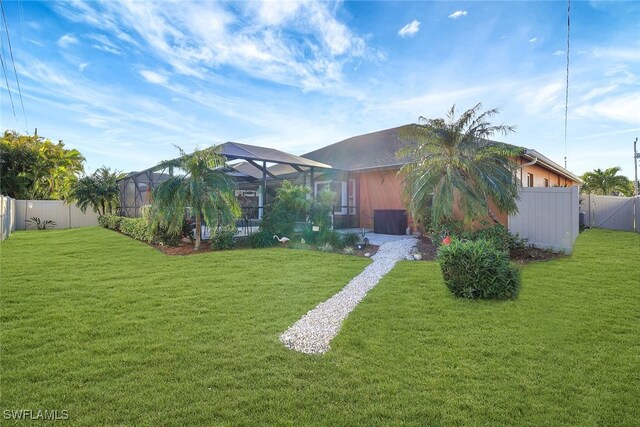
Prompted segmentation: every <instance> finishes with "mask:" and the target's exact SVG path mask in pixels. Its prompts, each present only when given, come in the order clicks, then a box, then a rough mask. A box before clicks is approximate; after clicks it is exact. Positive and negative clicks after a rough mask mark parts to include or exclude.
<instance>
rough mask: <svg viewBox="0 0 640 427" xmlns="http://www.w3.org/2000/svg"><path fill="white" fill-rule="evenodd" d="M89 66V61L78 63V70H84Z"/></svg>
mask: <svg viewBox="0 0 640 427" xmlns="http://www.w3.org/2000/svg"><path fill="white" fill-rule="evenodd" d="M88 66H89V63H88V62H83V63H82V64H79V65H78V71H80V72H83V71H84V70H85V68H87V67H88Z"/></svg>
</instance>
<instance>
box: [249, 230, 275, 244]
mask: <svg viewBox="0 0 640 427" xmlns="http://www.w3.org/2000/svg"><path fill="white" fill-rule="evenodd" d="M275 243H276V241H275V239H274V238H273V234H271V233H270V232H268V231H266V230H260V231H257V232H255V233H251V234H249V244H250V245H251V247H252V248H268V247H271V246H273V245H274V244H275Z"/></svg>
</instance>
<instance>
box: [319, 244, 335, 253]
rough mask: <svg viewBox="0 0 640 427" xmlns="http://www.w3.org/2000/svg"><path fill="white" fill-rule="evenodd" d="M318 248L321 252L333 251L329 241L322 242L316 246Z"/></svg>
mask: <svg viewBox="0 0 640 427" xmlns="http://www.w3.org/2000/svg"><path fill="white" fill-rule="evenodd" d="M318 250H319V251H321V252H333V245H332V244H331V243H328V242H327V243H323V244H322V245H320V246H318Z"/></svg>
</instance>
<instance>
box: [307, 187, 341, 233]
mask: <svg viewBox="0 0 640 427" xmlns="http://www.w3.org/2000/svg"><path fill="white" fill-rule="evenodd" d="M335 197H336V193H335V192H333V191H331V190H330V189H328V188H325V189H324V190H322V191H321V192H319V193H317V194H316V198H315V200H313V202H312V203H311V206H310V209H309V220H310V221H311V223H312V224H314V225H317V226H318V227H320V231H325V230H329V228H330V227H331V213H332V211H333V203H334V200H335Z"/></svg>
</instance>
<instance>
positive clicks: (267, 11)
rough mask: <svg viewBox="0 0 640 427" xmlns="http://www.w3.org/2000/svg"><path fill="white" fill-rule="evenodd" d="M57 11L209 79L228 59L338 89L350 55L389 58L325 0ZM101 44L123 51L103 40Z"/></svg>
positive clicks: (287, 80) (314, 86)
mask: <svg viewBox="0 0 640 427" xmlns="http://www.w3.org/2000/svg"><path fill="white" fill-rule="evenodd" d="M58 12H59V13H61V14H63V15H64V16H66V17H67V18H69V19H71V20H74V21H79V22H84V23H88V24H90V25H93V26H94V27H95V28H96V29H98V30H102V31H106V32H110V33H111V34H114V35H115V36H116V37H117V38H118V39H120V40H125V39H126V40H127V41H129V40H131V41H133V40H134V37H132V36H134V35H135V36H136V39H137V38H139V39H141V40H142V41H143V43H144V44H145V46H141V47H143V48H144V49H146V50H147V51H149V52H151V53H152V54H153V55H154V56H156V57H157V58H158V59H160V60H161V61H163V62H165V63H166V64H167V65H169V66H170V67H171V68H172V69H173V70H174V71H175V72H177V73H179V74H183V75H187V76H193V77H197V78H200V79H202V80H207V79H209V78H210V76H211V75H212V74H215V73H216V71H217V70H218V68H219V67H220V66H227V67H232V68H234V69H236V70H239V71H241V72H243V73H245V74H247V75H249V76H250V77H252V78H258V79H263V80H267V81H271V82H275V83H279V84H283V85H289V86H295V87H299V88H301V89H302V90H305V91H307V90H319V91H325V92H329V91H330V92H332V93H335V91H336V90H337V88H338V86H340V85H341V83H342V80H343V72H342V69H343V66H344V65H345V64H346V63H347V62H349V61H351V60H354V59H360V58H365V59H372V60H383V59H384V58H385V56H384V54H382V53H380V52H378V51H376V50H374V49H371V48H368V47H367V46H366V43H365V40H364V38H362V37H360V36H357V35H355V34H354V33H353V32H352V31H351V30H350V29H349V28H348V27H347V26H346V25H345V24H344V23H342V22H340V21H339V20H338V18H337V17H336V13H337V9H336V8H334V7H332V6H331V5H330V4H328V3H325V2H322V1H314V0H309V1H304V2H292V3H289V2H280V1H276V2H268V3H262V2H247V3H240V4H239V6H238V7H229V6H228V4H226V3H205V4H195V3H171V2H162V3H149V2H144V3H139V2H115V3H112V2H104V3H97V2H90V1H89V2H74V3H72V4H70V5H69V7H66V8H65V9H64V10H62V9H59V10H58ZM102 16H104V17H105V18H104V19H102V20H101V19H100V17H102ZM94 39H96V38H95V37H94ZM96 41H98V40H97V39H96ZM94 47H95V48H98V49H102V50H105V51H108V52H112V53H116V50H118V47H116V46H115V45H114V44H107V43H106V42H104V40H100V43H99V44H96V45H94Z"/></svg>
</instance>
